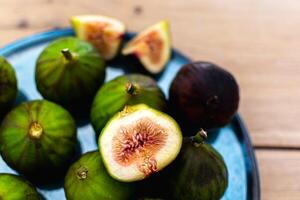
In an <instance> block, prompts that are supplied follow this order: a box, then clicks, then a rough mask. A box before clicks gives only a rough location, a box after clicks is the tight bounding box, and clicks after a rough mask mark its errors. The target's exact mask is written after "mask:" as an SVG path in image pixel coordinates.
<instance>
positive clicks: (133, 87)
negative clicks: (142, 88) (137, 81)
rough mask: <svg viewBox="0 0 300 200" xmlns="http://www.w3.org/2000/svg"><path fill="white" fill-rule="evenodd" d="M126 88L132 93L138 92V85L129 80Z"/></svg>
mask: <svg viewBox="0 0 300 200" xmlns="http://www.w3.org/2000/svg"><path fill="white" fill-rule="evenodd" d="M125 88H126V92H127V93H128V94H130V95H136V94H137V93H138V87H137V86H136V85H134V84H133V83H131V82H128V83H127V84H126V86H125Z"/></svg>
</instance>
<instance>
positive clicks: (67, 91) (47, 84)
mask: <svg viewBox="0 0 300 200" xmlns="http://www.w3.org/2000/svg"><path fill="white" fill-rule="evenodd" d="M104 78H105V63H104V60H103V59H102V58H101V56H100V54H99V53H98V51H97V50H96V49H95V48H94V47H93V46H92V45H91V44H89V43H88V42H85V41H82V40H80V39H77V38H75V37H65V38H60V39H57V40H55V41H53V42H51V43H50V44H49V45H48V46H47V47H46V48H45V49H44V50H43V52H42V53H41V54H40V56H39V58H38V60H37V63H36V71H35V79H36V84H37V89H38V91H39V92H40V93H41V95H42V96H43V97H44V98H45V99H48V100H50V101H53V102H56V103H58V104H60V105H62V106H63V107H65V108H67V109H68V110H69V111H71V112H72V113H73V114H74V113H75V114H78V113H79V114H80V113H81V112H85V111H87V112H88V111H89V109H90V105H91V103H92V99H93V97H94V95H95V93H96V92H97V90H98V89H99V87H100V86H101V85H102V83H103V82H104Z"/></svg>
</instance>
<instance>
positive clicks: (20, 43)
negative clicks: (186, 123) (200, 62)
mask: <svg viewBox="0 0 300 200" xmlns="http://www.w3.org/2000/svg"><path fill="white" fill-rule="evenodd" d="M128 34H129V35H132V34H134V33H131V32H128V33H127V35H128ZM72 35H74V32H73V29H72V28H70V27H67V28H55V29H51V30H48V31H43V32H40V33H36V34H32V35H30V36H27V37H23V38H21V39H18V40H15V41H14V42H11V43H9V44H7V45H4V46H2V47H1V48H0V55H2V56H4V57H7V56H9V55H10V54H13V53H16V52H18V51H22V50H24V49H26V48H29V47H31V46H34V45H37V44H39V43H42V42H45V41H50V40H52V39H56V38H58V37H62V36H72ZM173 52H175V53H176V54H178V55H180V56H181V57H183V58H185V59H186V60H187V61H192V59H190V58H189V57H187V56H185V55H184V54H182V53H181V52H180V51H178V50H177V49H174V48H173ZM231 124H232V125H233V128H234V129H236V131H235V132H236V133H238V134H236V135H237V137H238V140H239V141H240V143H241V146H242V149H243V157H244V161H245V164H246V176H247V199H248V200H260V194H261V191H260V178H259V170H258V164H257V160H256V156H255V153H254V148H253V145H252V142H251V139H250V135H249V132H248V129H247V128H246V125H245V123H244V122H243V120H242V118H241V116H240V115H239V114H238V113H237V114H236V115H235V116H234V118H233V120H232V122H231Z"/></svg>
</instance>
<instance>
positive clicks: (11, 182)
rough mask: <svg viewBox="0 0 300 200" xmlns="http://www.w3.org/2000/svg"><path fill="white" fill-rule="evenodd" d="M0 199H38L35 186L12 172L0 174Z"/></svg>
mask: <svg viewBox="0 0 300 200" xmlns="http://www.w3.org/2000/svg"><path fill="white" fill-rule="evenodd" d="M0 199H3V200H40V199H41V198H40V195H39V194H38V192H37V190H36V188H35V187H34V186H33V185H32V184H31V183H30V182H28V181H27V180H25V179H23V178H21V177H20V176H17V175H13V174H6V173H1V174H0Z"/></svg>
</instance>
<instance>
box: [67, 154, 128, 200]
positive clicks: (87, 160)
mask: <svg viewBox="0 0 300 200" xmlns="http://www.w3.org/2000/svg"><path fill="white" fill-rule="evenodd" d="M64 189H65V194H66V198H67V199H68V200H82V199H88V200H101V199H105V200H126V199H130V197H131V196H132V194H133V191H134V185H132V184H131V183H122V182H119V181H117V180H115V179H113V178H112V177H110V175H109V174H108V173H107V171H106V169H105V167H104V164H103V161H102V159H101V156H100V153H99V151H92V152H88V153H85V154H84V155H82V156H81V157H80V159H79V160H78V161H76V162H75V163H74V164H73V165H72V166H71V167H70V168H69V170H68V173H67V175H66V177H65V183H64Z"/></svg>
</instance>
